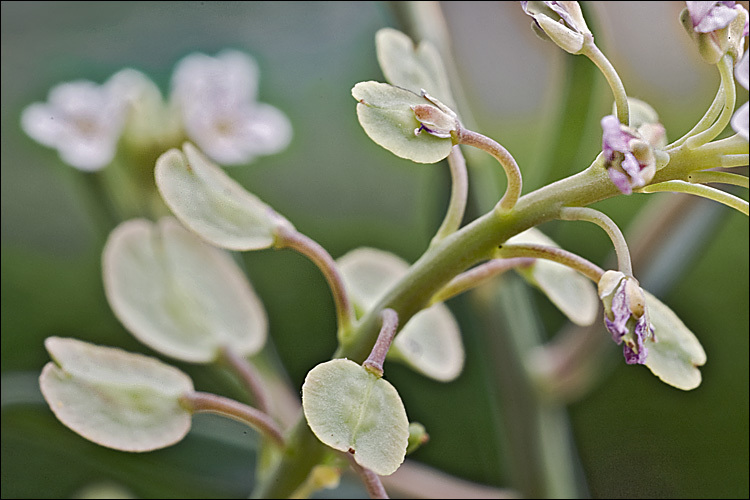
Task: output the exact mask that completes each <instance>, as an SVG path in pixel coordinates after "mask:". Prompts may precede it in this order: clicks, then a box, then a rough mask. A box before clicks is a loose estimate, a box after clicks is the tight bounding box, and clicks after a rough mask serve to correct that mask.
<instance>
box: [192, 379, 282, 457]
mask: <svg viewBox="0 0 750 500" xmlns="http://www.w3.org/2000/svg"><path fill="white" fill-rule="evenodd" d="M181 400H182V402H183V404H185V406H186V407H187V408H189V409H190V411H191V412H193V413H213V414H216V415H221V416H224V417H228V418H231V419H233V420H237V421H238V422H242V423H243V424H247V425H249V426H250V427H252V428H253V429H255V430H257V431H259V432H260V433H261V434H263V435H264V436H266V437H268V438H270V439H271V441H272V442H273V443H275V444H276V445H278V446H279V447H283V446H284V437H283V436H282V435H281V430H280V429H279V427H278V426H277V425H276V422H274V421H273V420H272V419H271V417H269V416H268V415H267V414H265V413H263V412H262V411H260V410H257V409H255V408H253V407H252V406H247V405H245V404H242V403H240V402H239V401H235V400H234V399H229V398H226V397H224V396H219V395H217V394H211V393H208V392H192V393H189V394H185V395H183V396H182V398H181Z"/></svg>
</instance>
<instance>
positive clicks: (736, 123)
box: [732, 51, 750, 141]
mask: <svg viewBox="0 0 750 500" xmlns="http://www.w3.org/2000/svg"><path fill="white" fill-rule="evenodd" d="M747 54H748V51H745V55H743V56H742V59H740V62H739V63H737V66H736V67H735V68H734V77H735V78H736V79H737V83H739V84H740V85H742V86H743V87H745V90H747V89H748V83H750V77H748V73H750V69H749V68H750V63H748V59H747V57H748V56H747ZM748 106H749V105H748V103H747V102H746V103H745V104H743V105H742V106H740V109H738V110H737V111H736V112H735V113H734V116H733V117H732V128H733V129H734V131H735V132H737V133H738V134H740V136H742V137H744V138H745V140H746V141H747V140H748V136H749V135H750V134H749V133H748V126H749V124H748V121H750V109H748Z"/></svg>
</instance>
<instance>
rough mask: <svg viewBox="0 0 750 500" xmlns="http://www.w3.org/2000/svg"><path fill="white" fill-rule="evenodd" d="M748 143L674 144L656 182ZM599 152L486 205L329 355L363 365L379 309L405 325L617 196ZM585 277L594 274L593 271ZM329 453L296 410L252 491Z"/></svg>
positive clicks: (278, 492)
mask: <svg viewBox="0 0 750 500" xmlns="http://www.w3.org/2000/svg"><path fill="white" fill-rule="evenodd" d="M740 141H742V142H744V145H743V144H741V143H740ZM747 147H748V146H747V142H746V141H744V140H742V139H741V138H739V137H738V136H735V137H731V138H728V139H722V140H721V141H715V142H712V143H710V144H706V145H705V146H702V147H701V148H699V149H697V150H690V149H688V148H686V147H679V148H677V149H675V150H673V151H670V160H669V163H668V164H667V165H666V166H665V167H663V168H662V169H660V170H659V171H657V173H656V176H655V179H656V180H657V181H661V180H672V179H674V178H676V177H677V178H680V177H682V176H686V175H687V174H689V173H690V172H691V171H694V170H697V169H698V170H700V169H701V164H705V166H703V167H702V168H710V167H712V166H715V165H716V164H717V162H718V161H719V159H720V158H721V156H722V155H724V154H732V153H742V152H743V150H742V148H744V151H745V152H746V151H747ZM600 157H601V155H600V156H599V157H598V158H597V159H596V160H595V161H594V162H593V163H592V165H591V166H590V167H589V168H587V169H585V170H583V171H581V172H579V173H577V174H575V175H573V176H571V177H567V178H565V179H562V180H560V181H557V182H555V183H553V184H550V185H548V186H545V187H543V188H540V189H538V190H536V191H533V192H531V193H529V194H526V195H524V196H523V197H521V198H520V199H519V200H518V203H516V205H515V206H514V207H513V209H512V210H510V211H508V212H501V211H496V210H491V211H490V212H488V213H486V214H485V215H483V216H481V217H479V218H478V219H476V220H475V221H473V222H471V223H470V224H467V225H466V226H464V227H462V228H461V229H460V230H458V231H456V232H455V233H453V234H451V235H449V236H447V237H446V238H445V239H443V240H442V241H440V242H439V243H438V244H437V245H435V246H434V247H432V248H430V249H429V250H428V251H427V252H426V253H425V254H424V255H423V256H422V257H421V258H420V259H419V260H418V261H417V262H416V263H414V264H413V265H412V266H411V268H410V269H409V271H408V272H407V274H406V275H405V276H404V277H403V278H402V279H401V280H400V281H399V282H398V283H396V284H395V285H394V286H393V287H392V288H391V290H390V291H389V292H388V293H386V294H385V295H384V297H383V298H382V299H381V300H380V302H379V303H378V304H376V305H375V306H374V307H373V308H372V309H371V310H370V311H369V312H368V313H367V314H366V315H365V316H364V317H363V318H362V320H361V321H360V322H358V323H357V324H356V325H355V326H354V327H353V328H352V330H351V334H350V335H348V336H346V337H345V338H344V339H343V340H342V341H341V343H340V345H339V348H338V349H337V351H336V353H335V354H334V357H346V358H349V359H351V360H354V361H355V362H357V363H361V362H362V361H364V360H365V359H366V358H367V356H368V355H369V353H370V351H371V349H372V346H373V345H374V343H375V340H376V339H377V336H378V333H379V331H380V326H381V320H380V312H381V311H382V310H383V309H385V308H391V309H393V310H394V311H396V313H397V314H398V316H399V321H400V322H401V323H402V324H406V322H407V321H408V320H409V319H410V318H411V317H412V316H413V315H414V314H416V313H417V312H418V311H420V310H421V309H422V308H424V307H425V306H426V305H427V304H429V302H430V299H431V298H432V297H433V295H435V293H437V292H438V291H439V290H440V289H441V288H442V287H443V286H445V285H446V284H447V283H448V282H449V281H450V280H451V279H453V278H454V277H455V276H457V275H459V274H460V273H462V272H463V271H465V270H467V269H469V268H470V267H472V266H474V265H475V264H477V263H479V262H481V261H484V260H489V259H490V258H492V256H493V255H494V254H495V250H496V249H497V247H498V246H499V245H501V244H503V243H504V242H505V241H506V240H507V239H509V238H510V237H512V236H514V235H516V234H518V233H520V232H521V231H524V230H526V229H528V228H530V227H533V226H536V225H539V224H541V223H542V222H546V221H549V220H552V219H554V218H556V217H558V216H559V213H560V209H561V208H562V207H574V206H587V205H591V204H593V203H596V202H598V201H601V200H604V199H607V198H611V197H614V196H617V195H621V193H620V191H618V189H617V187H615V185H614V184H613V183H612V181H611V180H610V179H609V176H608V175H607V172H606V170H605V169H604V168H602V165H601V159H600ZM694 187H695V186H694ZM592 271H594V272H596V270H592ZM590 277H592V278H593V277H594V273H591V275H590ZM327 450H328V448H326V447H325V446H324V445H323V444H322V443H321V442H320V441H318V439H317V438H316V437H315V435H314V434H312V431H310V428H309V427H308V426H307V422H306V421H305V419H304V417H303V416H302V415H300V417H299V420H298V421H297V424H296V426H295V427H294V429H293V430H292V431H291V432H290V435H289V444H288V445H287V448H286V449H285V452H284V454H283V455H282V460H281V461H280V462H279V464H277V466H276V468H275V470H274V471H272V472H271V473H270V474H269V475H268V476H267V477H266V478H264V480H263V481H261V482H260V483H259V485H258V489H257V490H256V494H259V495H261V496H267V497H271V498H278V497H284V496H288V495H289V494H291V492H293V491H294V490H295V489H296V487H297V486H298V485H299V484H301V482H302V481H304V480H305V478H306V477H307V474H308V473H309V471H310V469H311V468H312V467H313V466H314V465H316V464H317V463H319V461H320V460H322V459H323V457H324V456H325V454H326V452H327Z"/></svg>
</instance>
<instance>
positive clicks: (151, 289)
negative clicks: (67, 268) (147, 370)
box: [102, 217, 268, 363]
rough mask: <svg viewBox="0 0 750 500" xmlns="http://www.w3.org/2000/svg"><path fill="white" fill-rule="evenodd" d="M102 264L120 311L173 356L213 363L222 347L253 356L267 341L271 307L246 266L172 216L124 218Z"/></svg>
mask: <svg viewBox="0 0 750 500" xmlns="http://www.w3.org/2000/svg"><path fill="white" fill-rule="evenodd" d="M102 267H103V274H104V289H105V292H106V295H107V299H108V300H109V304H110V306H111V307H112V310H113V311H114V313H115V315H116V316H117V317H118V319H119V320H120V321H121V322H122V323H123V324H124V325H125V327H126V328H127V329H128V330H129V331H130V332H131V333H132V334H133V335H134V336H135V337H136V338H137V339H138V340H140V341H141V342H143V343H144V344H146V345H148V346H149V347H151V348H153V349H155V350H157V351H159V352H161V353H163V354H165V355H167V356H171V357H174V358H177V359H180V360H183V361H188V362H193V363H208V362H211V361H213V360H215V359H216V358H217V356H219V354H220V350H221V349H222V348H227V349H230V350H231V351H232V352H234V353H237V354H238V355H240V356H249V355H252V354H255V353H257V352H258V351H259V350H260V349H261V348H262V347H263V345H264V344H265V341H266V335H267V323H268V321H267V317H266V313H265V310H264V309H263V305H262V304H261V302H260V299H258V297H257V295H256V294H255V292H254V291H253V289H252V287H251V286H250V284H249V283H248V281H247V279H246V278H245V275H244V274H243V272H242V270H240V268H239V267H238V266H237V264H235V263H234V261H233V260H232V259H231V257H230V256H229V255H228V254H227V253H226V252H224V251H222V250H220V249H217V248H214V247H212V246H210V245H208V244H207V243H205V242H203V241H202V240H201V239H200V238H198V237H197V236H195V235H194V234H192V233H190V232H189V231H187V230H185V229H183V228H182V226H180V224H179V223H178V222H177V221H176V220H175V219H174V218H172V217H165V218H163V219H161V220H160V221H159V223H158V225H157V224H154V223H152V222H150V221H147V220H144V219H135V220H131V221H127V222H124V223H122V224H120V225H119V226H118V227H117V228H115V230H114V231H112V234H110V236H109V239H108V240H107V244H106V245H105V247H104V254H103V258H102Z"/></svg>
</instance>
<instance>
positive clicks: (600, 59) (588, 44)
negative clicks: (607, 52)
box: [581, 34, 630, 125]
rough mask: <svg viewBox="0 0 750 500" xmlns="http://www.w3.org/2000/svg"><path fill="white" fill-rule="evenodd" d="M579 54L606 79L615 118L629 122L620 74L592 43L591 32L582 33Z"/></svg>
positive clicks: (628, 111) (626, 98)
mask: <svg viewBox="0 0 750 500" xmlns="http://www.w3.org/2000/svg"><path fill="white" fill-rule="evenodd" d="M581 54H583V55H585V56H586V57H588V58H589V59H591V62H593V63H594V64H596V67H597V68H599V71H601V72H602V74H603V75H604V78H606V79H607V83H608V84H609V87H610V88H611V89H612V94H613V96H614V98H615V108H616V109H617V119H618V120H620V123H622V124H623V125H629V124H630V108H629V106H628V94H627V93H626V92H625V86H624V85H623V84H622V80H621V79H620V75H618V74H617V71H616V70H615V67H614V66H612V63H611V62H609V59H607V58H606V57H605V56H604V54H603V53H602V51H601V50H599V47H597V46H596V44H595V43H594V36H593V35H591V34H587V35H584V41H583V48H582V49H581Z"/></svg>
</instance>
